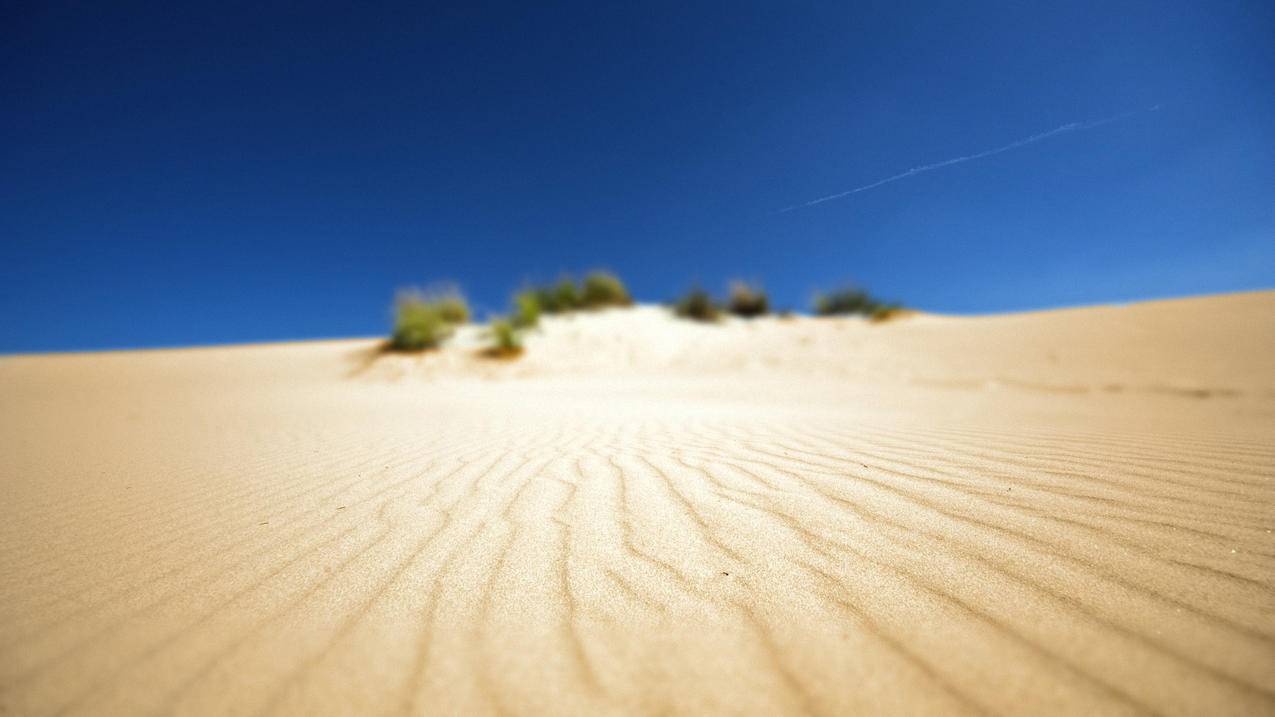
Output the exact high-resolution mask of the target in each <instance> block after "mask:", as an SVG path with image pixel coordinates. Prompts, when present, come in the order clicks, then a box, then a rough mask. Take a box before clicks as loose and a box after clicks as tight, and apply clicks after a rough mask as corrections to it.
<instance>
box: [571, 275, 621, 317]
mask: <svg viewBox="0 0 1275 717" xmlns="http://www.w3.org/2000/svg"><path fill="white" fill-rule="evenodd" d="M632 303H633V300H632V299H631V298H629V290H628V289H626V288H625V287H624V282H622V281H620V277H618V276H616V275H615V274H611V273H609V272H605V271H595V272H592V273H590V274H589V275H588V276H586V277H584V288H583V290H582V291H581V293H580V305H581V306H583V307H585V308H588V309H596V308H600V307H603V306H628V305H629V304H632Z"/></svg>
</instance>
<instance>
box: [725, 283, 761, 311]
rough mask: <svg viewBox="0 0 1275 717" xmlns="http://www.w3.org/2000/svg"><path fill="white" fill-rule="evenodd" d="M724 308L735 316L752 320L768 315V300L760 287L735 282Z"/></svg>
mask: <svg viewBox="0 0 1275 717" xmlns="http://www.w3.org/2000/svg"><path fill="white" fill-rule="evenodd" d="M726 308H727V310H728V311H730V312H731V313H732V314H734V315H736V316H743V317H745V318H752V317H754V316H762V315H764V314H767V313H770V300H769V299H768V298H767V297H766V292H765V291H764V290H763V289H762V288H761V287H757V286H753V285H751V284H748V283H746V282H743V281H736V282H734V283H732V284H731V286H730V300H729V301H728V302H727V304H726Z"/></svg>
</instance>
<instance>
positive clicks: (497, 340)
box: [484, 319, 522, 358]
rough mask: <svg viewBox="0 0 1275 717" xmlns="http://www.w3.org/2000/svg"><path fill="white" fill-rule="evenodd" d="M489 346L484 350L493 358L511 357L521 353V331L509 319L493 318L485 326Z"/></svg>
mask: <svg viewBox="0 0 1275 717" xmlns="http://www.w3.org/2000/svg"><path fill="white" fill-rule="evenodd" d="M487 336H488V337H489V338H490V339H491V346H490V347H489V348H488V349H487V350H486V351H485V352H484V353H485V354H487V355H488V356H491V357H493V358H513V357H514V356H518V355H519V354H521V353H522V331H521V330H520V329H519V328H518V327H517V326H514V323H513V321H510V320H509V319H494V320H493V321H492V322H491V324H490V325H489V326H488V328H487Z"/></svg>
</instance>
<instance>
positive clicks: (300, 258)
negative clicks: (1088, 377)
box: [0, 0, 1275, 352]
mask: <svg viewBox="0 0 1275 717" xmlns="http://www.w3.org/2000/svg"><path fill="white" fill-rule="evenodd" d="M95 5H96V6H95ZM459 5H465V6H466V7H465V8H464V9H440V8H435V7H431V6H430V5H429V4H424V3H404V4H378V3H351V4H342V5H336V4H333V5H326V4H323V3H308V4H302V5H299V6H295V7H291V8H285V7H282V6H280V7H277V8H270V7H261V6H259V4H256V3H240V2H233V3H217V4H208V5H182V4H180V3H155V4H151V5H147V4H138V3H98V4H89V5H83V4H77V5H74V6H73V5H69V4H67V5H63V4H61V3H29V4H27V7H24V8H16V9H15V8H9V9H6V10H4V11H3V12H4V16H3V17H0V28H3V29H0V33H2V36H0V40H3V42H0V106H2V109H0V149H2V151H0V202H3V211H2V212H0V309H2V312H0V314H2V316H3V320H2V321H3V324H2V326H0V328H2V330H0V351H5V352H12V351H35V350H62V349H83V348H104V347H129V346H157V345H183V344H204V343H221V342H236V341H261V340H275V339H291V338H308V337H324V336H348V335H369V334H376V333H381V332H383V331H385V330H386V328H387V324H388V306H389V303H390V299H391V297H392V295H393V292H394V290H395V288H397V287H401V286H407V285H413V284H428V283H430V282H434V281H441V280H451V281H454V282H458V283H460V284H461V285H462V286H463V287H464V289H465V290H466V291H467V293H468V294H469V295H470V297H471V299H472V300H473V302H474V303H475V304H476V305H477V306H478V307H479V308H480V310H499V309H501V308H502V307H503V306H504V305H505V304H506V301H507V298H508V295H509V293H510V291H511V290H512V289H513V288H515V287H516V286H518V285H519V284H520V283H521V282H522V281H524V280H526V279H537V278H539V279H552V278H554V277H556V276H557V275H558V274H559V273H560V272H562V271H564V270H570V271H574V272H577V273H578V272H581V271H583V270H586V269H588V268H591V267H610V268H612V269H614V270H616V271H617V272H619V273H620V274H621V275H622V276H623V277H624V278H625V279H626V280H627V281H628V282H629V284H630V286H631V287H632V289H633V290H634V293H635V294H636V295H637V296H638V297H639V298H640V299H643V300H650V301H655V300H664V299H668V298H671V297H673V296H674V295H675V294H677V293H678V292H680V291H682V290H684V289H685V288H687V287H688V286H689V285H691V284H692V283H693V282H699V283H702V284H704V285H706V286H708V287H710V288H724V286H725V284H726V282H727V281H728V280H729V279H731V278H733V277H744V278H752V279H758V280H761V281H763V282H764V283H765V285H766V286H767V287H768V289H769V290H770V292H771V294H772V297H773V299H774V301H775V303H777V304H779V305H781V306H790V307H795V308H803V307H805V306H808V304H809V299H810V297H811V294H812V293H813V292H814V291H815V290H817V289H820V288H826V287H832V286H835V285H838V284H842V283H846V282H854V283H857V284H860V285H862V286H865V287H867V288H868V289H870V290H872V291H873V292H875V293H877V294H879V295H881V296H883V297H885V298H890V299H898V300H902V301H904V302H906V303H908V304H910V305H913V306H916V307H919V308H922V309H928V310H932V311H941V312H960V313H983V312H997V311H1007V310H1018V309H1027V308H1036V307H1049V306H1061V305H1070V304H1085V303H1098V302H1109V301H1128V300H1135V299H1140V298H1153V297H1164V296H1176V295H1185V294H1197V293H1211V292H1224V291H1235V290H1244V289H1255V288H1270V287H1275V91H1273V90H1272V88H1275V50H1272V48H1273V47H1275V41H1272V38H1275V5H1272V4H1271V3H1269V2H1250V3H1245V2H1198V3H1184V2H1173V1H1172V0H1167V1H1163V0H1162V1H1159V2H1145V3H1125V2H1109V1H1104V2H1068V3H1039V4H1038V3H1020V2H1006V3H995V4H985V3H976V2H974V3H971V2H951V3H908V2H879V3H845V2H836V3H826V4H823V3H820V4H813V3H812V4H805V3H756V4H754V3H719V4H707V3H705V4H698V3H683V2H679V3H629V4H610V3H578V4H570V3H569V4H555V5H553V6H552V7H532V6H533V5H536V4H534V3H509V4H485V3H472V4H471V3H460V4H459ZM604 5H605V6H608V7H603V6H604ZM610 5H614V6H613V7H611V6H610ZM1156 105H1158V106H1159V109H1156V110H1150V109H1148V108H1150V107H1153V106H1156ZM1124 113H1129V114H1128V115H1127V116H1124V117H1123V118H1121V119H1119V120H1117V121H1114V122H1110V123H1107V124H1102V125H1101V126H1095V127H1092V128H1088V129H1077V130H1075V131H1069V132H1063V133H1059V134H1057V135H1054V136H1051V137H1049V138H1046V139H1043V140H1041V141H1038V142H1035V143H1032V144H1029V145H1026V146H1022V147H1018V148H1016V149H1012V150H1009V151H1005V152H1002V153H999V154H993V155H989V156H985V157H981V158H978V159H972V160H970V161H966V162H961V163H957V164H952V165H949V166H945V167H941V168H937V169H934V170H933V171H928V172H921V173H916V174H913V175H911V176H908V177H906V178H903V179H900V180H899V181H895V182H890V183H887V184H884V185H881V186H879V187H877V188H874V189H871V190H868V191H863V192H859V193H856V194H852V195H848V196H846V197H843V198H840V199H837V200H831V201H827V202H824V203H821V204H817V205H813V206H809V207H802V208H799V209H795V210H793V211H788V212H781V211H780V210H782V209H784V208H786V207H790V206H793V205H800V204H802V203H804V202H808V201H811V200H814V199H817V198H820V197H825V196H828V195H832V194H836V193H838V192H843V191H846V190H849V189H852V188H855V187H860V186H864V185H867V184H871V183H873V182H875V181H878V180H880V179H883V178H887V177H891V176H894V175H897V174H899V173H901V172H905V171H907V170H909V169H911V168H914V167H921V166H925V165H930V164H933V163H936V162H942V161H945V160H948V159H951V158H956V157H963V156H970V155H975V154H978V153H981V152H985V151H987V150H991V149H995V148H998V147H1003V146H1005V145H1007V144H1009V143H1012V142H1015V141H1017V140H1021V139H1023V138H1026V137H1031V136H1033V135H1037V134H1039V133H1042V132H1048V131H1050V130H1053V129H1055V128H1058V127H1060V126H1064V125H1068V124H1070V123H1085V122H1092V121H1096V120H1102V119H1104V118H1110V117H1113V116H1117V115H1122V114H1124Z"/></svg>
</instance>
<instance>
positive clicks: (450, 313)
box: [433, 291, 469, 326]
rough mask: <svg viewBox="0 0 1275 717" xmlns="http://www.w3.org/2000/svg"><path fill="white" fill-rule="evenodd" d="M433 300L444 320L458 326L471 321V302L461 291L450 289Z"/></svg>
mask: <svg viewBox="0 0 1275 717" xmlns="http://www.w3.org/2000/svg"><path fill="white" fill-rule="evenodd" d="M433 302H434V305H435V306H436V307H438V313H440V314H442V316H443V320H444V321H447V322H448V323H451V324H455V325H458V326H459V325H460V324H467V323H469V303H468V302H466V301H465V297H463V296H461V295H460V293H459V292H455V291H450V292H448V293H445V294H440V295H438V296H437V297H435V298H434V299H433Z"/></svg>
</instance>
